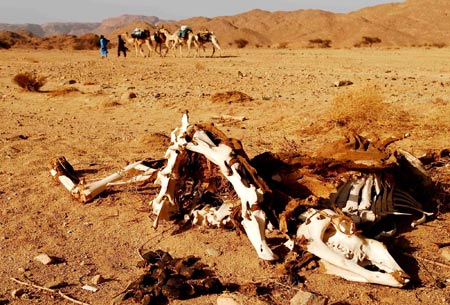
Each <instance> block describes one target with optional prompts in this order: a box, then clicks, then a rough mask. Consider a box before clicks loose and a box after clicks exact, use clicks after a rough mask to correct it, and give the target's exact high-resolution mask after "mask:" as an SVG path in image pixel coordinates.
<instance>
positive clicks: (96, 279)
mask: <svg viewBox="0 0 450 305" xmlns="http://www.w3.org/2000/svg"><path fill="white" fill-rule="evenodd" d="M104 282H106V279H105V278H104V277H103V276H101V275H100V274H97V275H96V276H94V277H93V278H92V279H91V283H92V284H94V285H99V284H101V283H104Z"/></svg>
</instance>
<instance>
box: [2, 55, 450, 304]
mask: <svg viewBox="0 0 450 305" xmlns="http://www.w3.org/2000/svg"><path fill="white" fill-rule="evenodd" d="M449 64H450V52H449V50H448V49H391V50H382V49H379V50H377V49H358V50H313V49H311V50H288V49H278V50H275V49H272V50H262V49H256V50H247V49H236V50H226V51H225V53H224V57H222V58H179V57H177V58H174V57H172V56H169V57H167V58H159V57H156V56H153V57H150V58H141V57H135V56H134V54H130V55H129V57H128V58H126V59H125V58H123V57H120V58H117V57H116V56H115V52H114V50H113V52H112V53H111V54H110V56H109V58H107V59H101V58H100V55H99V54H98V52H97V51H57V50H51V51H36V50H18V49H12V50H3V51H0V98H1V99H0V107H1V108H0V110H1V111H0V126H1V133H0V143H1V145H0V160H1V161H0V179H1V181H2V183H1V185H0V253H1V263H0V278H1V281H0V303H1V304H8V303H10V304H30V303H36V304H69V303H70V302H69V301H67V300H64V299H62V298H61V297H60V296H58V295H56V294H53V293H49V292H45V291H41V290H38V289H35V288H31V287H26V286H23V285H20V284H18V283H16V282H14V281H13V280H11V278H17V279H20V280H23V281H26V282H32V283H35V284H37V285H45V284H46V283H49V282H51V281H55V280H56V281H60V282H61V281H64V282H67V283H68V284H69V285H68V286H66V287H64V288H61V291H62V292H64V293H66V294H67V295H70V296H72V297H74V298H76V299H78V300H82V301H84V302H86V303H89V304H110V303H111V301H112V299H113V298H114V296H116V295H117V294H119V293H120V292H121V291H123V290H124V289H125V287H126V286H127V284H128V283H129V282H131V281H134V280H136V279H137V277H138V276H139V275H140V274H142V269H140V268H138V267H137V264H138V262H139V261H140V260H141V259H140V257H139V255H138V249H143V250H144V251H146V250H156V249H163V250H165V251H169V252H170V254H171V255H172V256H174V257H185V256H187V255H195V256H198V257H200V258H201V261H202V262H203V263H205V264H206V265H208V266H209V268H210V269H211V270H212V271H214V273H215V274H216V276H217V277H219V278H220V280H221V281H222V283H224V284H237V285H244V284H248V283H251V284H254V285H255V286H262V287H266V288H270V289H267V290H270V292H269V293H261V292H255V291H254V290H252V289H247V290H246V289H241V290H240V292H239V295H240V296H239V298H240V302H241V303H242V304H244V303H245V304H258V302H260V303H261V304H280V305H284V304H289V300H290V298H292V296H293V295H294V294H295V293H296V292H297V291H298V289H306V290H308V291H311V292H314V293H317V294H320V295H322V296H325V297H327V298H328V300H329V301H328V304H351V305H358V304H450V288H449V286H450V282H449V281H450V267H449V265H450V261H449V259H448V257H447V259H446V258H445V256H444V255H443V254H442V253H443V250H447V251H448V250H449V249H448V243H449V242H450V214H448V211H449V208H448V206H449V203H448V202H444V203H443V206H442V207H441V208H442V210H443V211H444V213H442V214H440V215H439V216H438V217H437V218H435V219H431V220H430V221H429V222H427V223H426V224H424V225H421V226H419V227H418V228H416V229H414V230H410V231H408V232H404V233H402V234H401V235H399V236H398V237H397V238H396V239H395V240H394V241H393V242H392V243H393V244H392V245H394V246H391V247H390V248H391V249H392V248H394V250H395V251H394V252H393V255H394V257H395V258H396V260H397V262H398V263H399V264H400V265H401V266H402V267H403V268H404V270H405V271H406V272H407V273H408V274H410V275H411V277H412V279H413V280H412V282H411V283H410V284H409V285H408V286H407V287H406V288H403V289H396V288H390V287H384V286H379V285H370V284H361V283H355V282H349V281H346V280H343V279H341V278H338V277H334V276H330V275H323V274H321V273H320V272H319V270H318V269H313V270H310V271H308V274H307V277H306V280H305V282H304V283H302V284H300V285H291V284H289V283H287V282H286V281H285V280H284V279H283V278H282V276H281V275H279V274H278V273H277V272H276V270H277V264H266V263H261V262H260V261H259V260H258V258H257V255H256V253H255V252H254V250H253V247H252V246H251V244H250V242H249V241H248V240H247V238H246V237H245V235H240V236H237V235H236V233H235V232H234V231H227V230H219V229H205V228H192V229H190V230H187V231H185V232H183V233H180V234H178V235H171V232H172V231H173V226H172V224H171V223H163V224H162V225H161V226H160V227H159V228H158V230H157V231H154V230H153V229H152V219H153V216H152V215H151V213H150V211H149V202H150V200H151V199H152V198H153V197H154V196H155V194H156V193H157V192H158V191H159V189H158V187H156V186H152V185H150V186H149V185H147V186H145V187H136V186H128V187H122V188H116V189H114V191H111V192H108V193H107V194H104V195H102V196H100V197H99V198H98V199H96V200H94V201H93V202H92V203H89V204H85V205H83V204H81V203H79V202H77V201H76V200H74V199H72V198H71V197H70V195H69V193H68V192H67V191H66V190H65V189H64V188H63V187H62V186H61V185H59V184H57V183H56V182H55V181H54V180H53V179H52V178H51V176H50V174H49V171H48V163H49V161H50V159H51V158H53V157H56V156H65V157H66V158H67V160H69V162H70V163H71V164H72V165H73V166H74V168H75V169H76V170H77V171H78V172H79V173H80V174H81V175H82V176H84V177H86V178H87V179H88V180H91V179H96V178H100V177H104V176H105V175H108V174H111V173H113V172H114V171H116V170H118V169H120V168H122V167H123V166H125V165H126V164H127V163H129V162H131V161H135V160H140V159H144V158H147V157H152V158H161V157H163V155H164V152H165V150H166V148H167V145H168V143H169V140H168V136H169V134H170V132H171V131H172V130H173V129H174V128H175V127H177V126H179V124H180V119H181V114H182V112H183V111H185V110H189V113H190V120H191V122H193V123H197V122H204V123H208V122H216V123H217V126H218V127H219V128H220V129H221V130H222V131H223V132H225V133H226V134H227V135H228V136H230V137H234V138H238V139H240V140H241V141H242V142H243V144H244V149H245V150H246V152H247V153H248V154H249V156H250V157H254V156H256V155H258V154H260V153H263V152H265V151H272V152H279V151H286V150H288V149H292V148H293V147H295V149H296V150H298V151H299V152H301V153H304V154H314V153H315V152H316V151H317V150H318V149H319V148H320V147H321V146H322V145H323V144H325V143H327V142H330V141H334V140H336V139H338V138H340V137H341V136H342V135H343V134H344V132H345V130H344V129H343V128H341V127H338V126H337V125H336V124H333V121H332V120H331V119H330V118H332V117H333V115H334V114H335V113H336V112H344V113H345V111H346V109H337V108H336V103H335V102H334V101H335V99H336V97H338V96H342V95H345V94H348V95H349V96H350V97H352V96H353V97H354V96H357V95H358V94H361V92H362V93H364V92H366V91H367V90H369V89H368V88H370V90H375V91H376V92H377V94H380V95H381V96H382V99H383V103H385V106H386V107H385V112H382V113H376V114H374V118H373V120H372V119H367V120H366V121H365V122H359V123H360V125H362V126H364V127H363V128H362V130H361V132H362V133H369V132H371V133H376V134H378V135H379V136H381V137H384V136H391V135H398V134H404V133H410V134H411V136H410V137H409V138H407V139H404V140H402V141H400V142H397V143H395V145H396V146H397V147H401V148H404V149H406V150H408V151H410V152H411V153H413V154H415V155H417V156H421V155H422V154H424V153H425V152H427V151H428V150H433V151H439V150H441V149H444V148H449V147H450V141H449V140H450V90H449V88H450V65H449ZM25 71H36V72H37V73H38V75H42V76H46V77H47V79H48V81H47V83H46V84H45V85H44V86H43V87H42V88H41V89H42V92H38V93H36V92H26V91H24V90H22V89H21V88H19V87H18V86H17V85H16V84H14V83H13V81H12V79H13V77H14V76H15V75H16V74H17V73H19V72H25ZM341 80H350V81H351V82H353V85H350V86H343V87H335V86H333V83H334V82H336V81H341ZM67 88H76V89H78V90H77V91H74V92H64V91H62V90H63V89H67ZM231 90H236V91H240V92H242V93H245V94H247V95H249V96H251V97H252V98H253V99H254V100H253V101H246V102H235V101H234V102H233V101H232V102H229V101H212V99H211V96H212V95H214V94H215V93H221V92H226V91H231ZM130 94H131V95H133V94H134V95H135V96H136V97H135V98H130ZM352 107H355V108H358V103H357V101H356V102H355V104H354V105H353V106H352ZM349 111H350V110H349ZM224 114H225V115H231V116H245V117H246V118H247V120H245V121H242V122H237V123H233V124H231V123H220V122H217V121H216V120H215V119H214V118H213V116H220V115H224ZM361 123H362V124H361ZM434 177H435V178H436V179H439V180H440V181H441V182H443V183H446V184H447V185H448V184H449V183H450V174H449V168H448V165H447V167H443V168H441V169H439V170H438V172H436V173H435V175H434ZM445 212H446V213H445ZM446 243H447V246H446V247H445V246H444V247H441V248H439V247H438V245H439V244H440V245H442V244H444V245H445V244H446ZM272 246H276V245H272ZM211 249H213V250H216V251H217V250H218V252H219V254H220V255H211ZM406 252H407V253H408V254H410V255H413V256H414V257H416V258H411V257H410V256H407V255H405V254H404V253H406ZM40 253H47V254H48V255H50V256H54V257H57V258H59V259H61V262H60V263H57V264H52V265H43V264H41V263H39V262H37V261H35V260H34V259H33V258H34V257H35V256H37V255H38V254H40ZM98 274H100V275H102V276H103V277H104V278H106V279H107V281H106V282H104V283H102V284H99V285H94V284H91V282H90V281H91V278H92V277H94V276H95V275H98ZM85 284H91V285H93V286H97V287H98V288H99V290H98V291H97V292H95V293H93V292H90V291H86V290H83V289H82V288H81V287H82V286H83V285H85ZM20 288H23V289H25V294H24V295H22V297H20V298H13V297H12V296H11V293H12V292H13V291H14V290H15V289H20ZM216 299H217V295H207V296H201V297H198V298H195V299H190V300H185V301H181V300H173V301H171V302H170V304H192V305H200V304H202V305H204V304H216ZM124 303H126V304H132V301H131V300H127V301H126V302H124Z"/></svg>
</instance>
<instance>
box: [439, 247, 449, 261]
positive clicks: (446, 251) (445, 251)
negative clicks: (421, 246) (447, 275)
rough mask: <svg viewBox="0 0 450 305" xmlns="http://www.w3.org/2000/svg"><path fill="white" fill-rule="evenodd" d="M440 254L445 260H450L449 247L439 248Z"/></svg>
mask: <svg viewBox="0 0 450 305" xmlns="http://www.w3.org/2000/svg"><path fill="white" fill-rule="evenodd" d="M440 252H441V256H442V257H443V258H444V259H445V260H446V261H450V247H445V248H442V249H441V251H440Z"/></svg>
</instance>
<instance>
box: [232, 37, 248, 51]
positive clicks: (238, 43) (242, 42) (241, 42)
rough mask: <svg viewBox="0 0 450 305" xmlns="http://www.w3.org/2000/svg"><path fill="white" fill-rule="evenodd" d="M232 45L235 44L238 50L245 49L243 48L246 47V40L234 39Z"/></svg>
mask: <svg viewBox="0 0 450 305" xmlns="http://www.w3.org/2000/svg"><path fill="white" fill-rule="evenodd" d="M234 43H235V44H236V46H237V47H238V48H239V49H242V48H245V47H246V46H247V44H248V40H245V39H243V38H240V39H236V40H235V41H234Z"/></svg>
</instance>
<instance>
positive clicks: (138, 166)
mask: <svg viewBox="0 0 450 305" xmlns="http://www.w3.org/2000/svg"><path fill="white" fill-rule="evenodd" d="M143 162H144V161H137V162H135V163H131V164H129V165H127V166H126V167H124V168H123V169H121V170H119V171H117V172H115V173H114V174H112V175H110V176H108V177H105V178H103V179H100V180H97V181H94V182H90V183H86V182H85V181H84V180H83V179H79V178H78V177H77V176H76V174H75V171H74V170H73V167H72V166H71V165H70V163H69V162H68V161H67V160H66V159H65V158H64V157H60V158H57V159H55V160H53V161H52V162H51V165H50V166H51V168H50V174H51V175H52V176H53V177H54V178H55V179H57V180H58V181H59V182H61V184H62V185H63V186H64V187H65V188H66V189H67V190H69V192H70V193H71V195H72V196H73V197H75V198H76V199H78V200H80V201H81V202H83V203H86V202H89V201H91V200H92V199H94V198H95V197H97V196H98V195H99V194H100V193H102V192H103V191H105V190H106V189H107V187H109V186H112V185H123V184H131V183H136V182H143V181H147V180H149V179H151V178H152V177H153V175H154V173H155V172H156V171H158V169H155V168H151V167H149V166H146V165H144V164H143ZM133 169H134V170H139V171H143V173H142V174H140V175H136V176H134V177H132V178H130V179H128V180H126V181H119V180H121V179H123V178H124V177H125V175H126V174H127V173H128V172H129V171H131V170H133Z"/></svg>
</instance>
